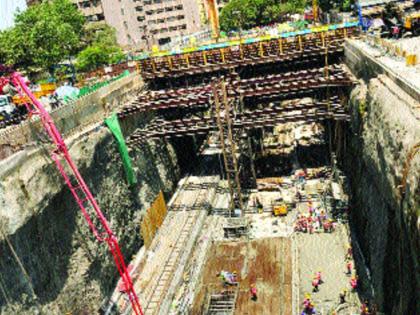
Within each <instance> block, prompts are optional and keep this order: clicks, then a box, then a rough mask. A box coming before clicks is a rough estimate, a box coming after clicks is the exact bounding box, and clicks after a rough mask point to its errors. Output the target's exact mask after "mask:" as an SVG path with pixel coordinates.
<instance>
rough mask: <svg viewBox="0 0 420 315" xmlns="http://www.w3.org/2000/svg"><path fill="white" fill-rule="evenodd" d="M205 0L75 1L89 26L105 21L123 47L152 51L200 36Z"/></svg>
mask: <svg viewBox="0 0 420 315" xmlns="http://www.w3.org/2000/svg"><path fill="white" fill-rule="evenodd" d="M201 1H202V0H72V2H73V3H75V5H77V7H78V9H79V10H80V11H81V12H82V14H83V15H84V16H86V19H87V20H88V21H89V22H92V23H95V22H101V21H105V22H106V23H108V24H109V25H111V26H113V27H114V28H115V29H116V31H117V39H118V42H119V44H121V45H122V46H125V47H136V48H140V49H151V47H152V46H153V45H163V44H166V43H169V42H171V40H173V39H175V38H177V37H179V36H183V35H187V34H191V33H195V32H198V31H200V30H201V29H202V27H203V23H202V21H201V19H200V3H201Z"/></svg>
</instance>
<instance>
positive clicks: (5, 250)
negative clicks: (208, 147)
mask: <svg viewBox="0 0 420 315" xmlns="http://www.w3.org/2000/svg"><path fill="white" fill-rule="evenodd" d="M69 147H70V153H71V155H72V157H73V158H74V160H75V162H76V164H77V165H78V167H79V170H80V171H81V173H82V175H83V177H84V178H85V180H86V182H87V184H88V186H89V187H90V188H91V190H92V192H93V194H94V195H95V196H96V198H97V201H98V202H99V205H100V206H101V208H102V210H103V212H104V214H105V216H106V217H107V218H108V221H109V223H110V225H111V226H112V229H113V230H114V232H115V233H116V235H117V237H118V239H119V243H120V246H121V248H122V251H123V254H124V256H125V258H126V261H128V260H130V259H131V256H132V255H133V254H134V253H136V252H137V251H138V250H139V248H140V247H141V245H142V242H141V237H140V231H139V226H140V218H141V215H142V212H143V211H144V210H145V209H147V207H148V206H149V204H150V203H151V202H152V201H153V200H154V198H155V197H156V195H157V194H158V192H159V191H160V190H161V189H162V190H163V191H164V192H165V195H166V197H168V196H169V195H170V193H171V192H172V191H173V190H174V187H175V183H176V182H177V181H178V179H179V172H180V171H179V168H178V166H177V165H178V161H177V157H176V154H175V151H174V149H173V148H172V147H171V146H170V145H168V144H163V143H157V144H155V145H153V146H151V145H150V146H144V147H143V148H142V150H141V151H140V150H139V151H138V152H137V151H136V152H133V153H132V158H133V165H134V167H135V168H136V169H137V172H136V174H137V177H138V184H137V185H135V186H134V187H128V185H127V183H126V178H125V174H124V170H123V167H122V162H121V160H120V157H119V153H118V149H117V144H116V142H115V141H114V139H113V137H112V135H111V133H110V132H109V131H108V130H107V129H106V128H105V127H100V128H99V129H96V130H93V131H91V132H89V133H87V134H83V135H80V136H78V137H77V138H76V140H74V141H73V142H72V143H71V144H70V145H69ZM46 149H47V148H46V147H45V148H43V149H42V150H35V151H32V152H31V153H26V152H25V151H22V152H19V153H18V154H15V155H13V156H11V157H9V159H8V160H4V161H2V162H1V166H0V170H1V171H0V205H1V206H0V222H1V226H0V228H1V230H0V232H1V233H0V251H1V256H0V313H1V314H35V313H38V312H39V310H41V311H42V312H43V313H44V314H66V313H72V314H96V313H97V312H98V308H99V306H100V305H101V304H102V303H103V302H104V300H105V298H106V297H107V296H110V292H111V291H112V290H113V289H114V286H115V284H116V281H117V280H118V272H117V270H116V268H115V266H114V262H113V259H112V257H111V255H110V254H109V252H108V248H107V245H106V244H105V243H102V244H99V243H98V242H97V241H96V240H95V239H94V238H93V236H92V233H91V231H90V230H89V227H88V225H87V223H86V222H85V219H84V218H83V216H82V215H81V212H80V210H79V208H78V206H77V205H76V203H75V202H74V200H73V197H72V196H71V193H70V191H69V190H68V188H67V186H65V185H64V181H63V180H62V178H61V176H60V174H59V172H58V170H57V169H56V167H55V165H54V164H53V162H52V160H51V159H50V158H49V156H48V154H47V152H48V151H47V150H46ZM13 251H14V252H13ZM15 255H16V256H15ZM16 257H17V258H18V260H17V259H16ZM18 261H19V262H18ZM20 264H21V265H20ZM25 273H27V276H25Z"/></svg>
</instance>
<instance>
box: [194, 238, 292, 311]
mask: <svg viewBox="0 0 420 315" xmlns="http://www.w3.org/2000/svg"><path fill="white" fill-rule="evenodd" d="M209 253H210V254H209V257H208V260H207V262H206V264H205V266H204V271H203V273H202V276H201V277H202V279H201V286H200V288H199V293H198V294H197V298H196V299H195V301H194V306H193V311H192V314H201V310H202V309H203V308H204V307H205V303H206V301H207V293H208V292H213V293H216V292H220V291H223V290H225V288H224V287H223V285H222V283H221V281H220V279H219V277H217V274H218V273H219V272H220V271H221V270H226V271H230V272H233V271H236V272H237V273H238V280H239V287H238V296H237V300H236V306H235V312H234V314H238V315H239V314H241V315H246V314H249V315H251V314H264V315H269V314H279V313H280V314H291V313H292V309H291V305H292V256H291V240H290V239H287V238H265V239H259V240H253V241H250V242H248V243H247V242H216V243H214V244H213V245H212V247H211V249H210V252H209ZM253 283H255V284H256V287H257V295H258V300H257V301H253V300H251V296H250V292H249V289H250V285H251V284H253ZM279 311H280V312H279Z"/></svg>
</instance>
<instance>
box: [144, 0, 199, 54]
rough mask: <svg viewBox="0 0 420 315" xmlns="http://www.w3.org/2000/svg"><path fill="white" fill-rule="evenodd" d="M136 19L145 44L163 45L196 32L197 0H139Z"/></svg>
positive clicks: (197, 27)
mask: <svg viewBox="0 0 420 315" xmlns="http://www.w3.org/2000/svg"><path fill="white" fill-rule="evenodd" d="M136 2H137V3H138V6H137V7H136V11H137V12H138V16H137V20H138V21H139V23H140V24H139V28H140V30H141V32H142V34H143V35H142V39H143V40H145V41H146V44H147V45H149V46H150V45H163V44H166V43H169V42H171V40H173V39H175V38H176V37H179V36H183V35H187V34H191V33H195V32H198V31H200V30H201V29H202V27H203V23H202V21H201V19H200V2H199V0H140V1H136Z"/></svg>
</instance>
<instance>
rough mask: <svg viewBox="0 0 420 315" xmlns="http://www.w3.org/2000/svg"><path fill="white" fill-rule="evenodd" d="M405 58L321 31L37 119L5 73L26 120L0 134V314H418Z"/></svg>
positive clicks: (411, 109) (235, 48) (176, 61)
mask: <svg viewBox="0 0 420 315" xmlns="http://www.w3.org/2000/svg"><path fill="white" fill-rule="evenodd" d="M402 52H404V53H402ZM415 55H417V56H420V45H419V38H418V37H412V38H406V39H399V40H397V41H393V42H390V41H385V40H379V39H377V38H375V37H373V36H370V35H367V34H365V33H364V32H363V31H362V30H361V29H360V25H359V23H357V22H351V23H343V24H337V25H329V26H322V27H318V28H317V29H313V30H306V31H299V32H292V33H288V34H286V35H281V36H277V37H275V38H264V39H261V38H259V39H252V40H247V41H241V40H239V42H234V43H230V44H224V43H219V44H216V45H214V47H212V48H211V49H208V47H207V48H206V49H204V48H203V49H200V47H198V48H197V49H196V50H194V51H191V52H184V53H178V54H165V53H162V54H159V55H156V56H150V57H147V58H144V59H142V60H140V61H138V64H137V65H136V66H137V67H136V68H137V71H136V72H134V73H132V74H130V75H129V76H127V77H124V78H122V79H120V80H119V81H115V82H114V83H112V84H110V85H108V86H106V87H104V88H102V89H100V90H98V91H97V92H95V93H92V94H90V95H88V96H86V97H84V98H81V99H79V100H77V101H76V102H74V103H71V104H68V105H66V106H63V107H61V108H58V109H56V110H54V111H52V112H51V113H48V112H46V111H45V110H43V108H42V105H40V103H39V102H38V101H37V99H36V97H35V96H33V94H31V92H30V91H29V90H28V89H27V86H26V84H25V81H24V80H23V79H22V77H21V76H20V75H19V73H17V72H13V71H12V70H10V69H6V68H4V69H2V72H3V73H4V74H5V76H6V75H7V76H9V77H10V82H11V83H12V84H13V85H14V86H15V87H16V89H17V90H18V91H19V93H20V95H21V96H22V97H23V96H25V97H27V102H28V104H29V105H28V110H29V113H28V117H29V119H27V120H25V121H23V122H21V123H19V124H17V125H14V126H7V127H6V128H4V129H1V130H0V204H1V208H0V248H1V252H2V255H1V258H0V314H72V315H75V314H107V315H111V314H136V315H143V314H145V315H157V314H160V315H172V314H173V315H175V314H197V315H198V314H213V315H222V314H223V315H227V314H237V315H239V314H244V315H245V314H248V315H270V314H284V315H286V314H323V315H327V314H342V315H350V314H401V315H403V314H417V313H418V310H420V304H419V301H420V296H419V293H420V274H419V253H420V239H419V227H420V225H419V222H420V221H419V217H418V216H419V209H420V197H419V196H420V185H419V178H420V154H417V153H418V152H419V151H420V150H419V149H420V142H419V141H420V124H419V119H420V111H419V110H420V108H419V104H420V74H419V73H420V72H419V71H420V64H416V63H415V62H412V61H410V60H412V59H413V57H411V56H415ZM60 173H61V174H60ZM86 222H87V223H88V224H86ZM104 243H106V244H107V245H108V246H106V245H105V244H104ZM109 252H110V253H111V254H110V253H109ZM115 265H116V266H117V268H115Z"/></svg>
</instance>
